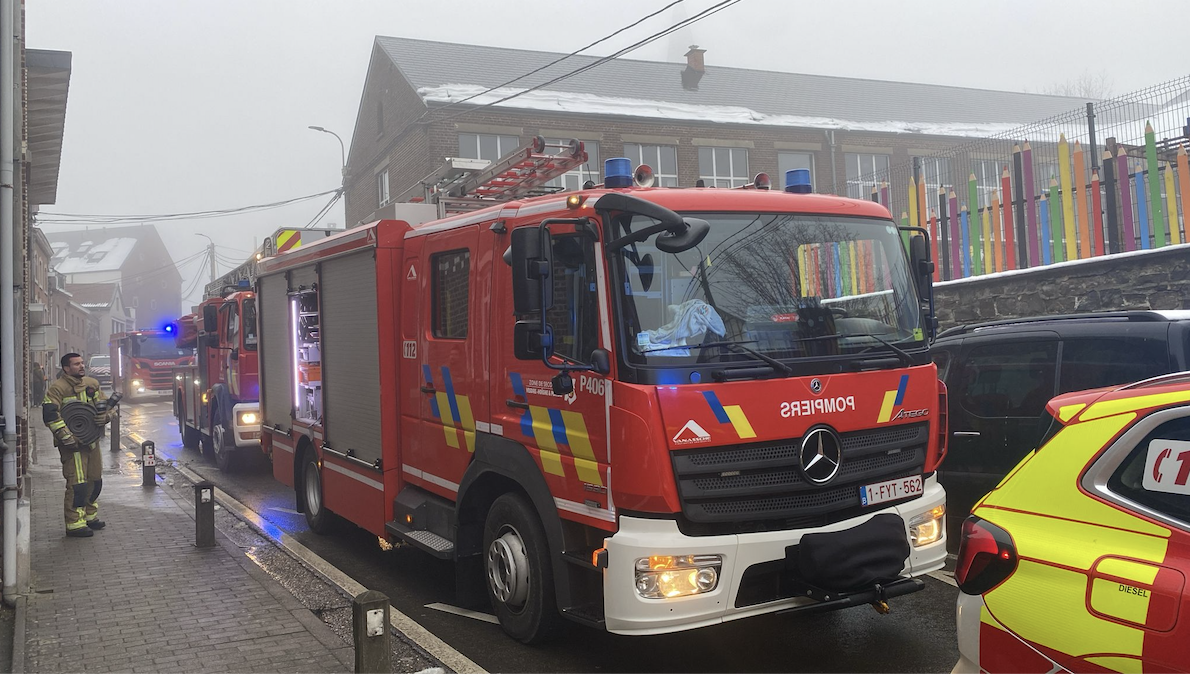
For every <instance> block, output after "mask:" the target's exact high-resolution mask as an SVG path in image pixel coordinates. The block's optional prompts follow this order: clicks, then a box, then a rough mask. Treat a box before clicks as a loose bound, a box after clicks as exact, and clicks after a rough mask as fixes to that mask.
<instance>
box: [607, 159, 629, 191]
mask: <svg viewBox="0 0 1190 674" xmlns="http://www.w3.org/2000/svg"><path fill="white" fill-rule="evenodd" d="M603 186H604V187H632V160H630V159H628V157H612V158H611V159H605V160H604V161H603Z"/></svg>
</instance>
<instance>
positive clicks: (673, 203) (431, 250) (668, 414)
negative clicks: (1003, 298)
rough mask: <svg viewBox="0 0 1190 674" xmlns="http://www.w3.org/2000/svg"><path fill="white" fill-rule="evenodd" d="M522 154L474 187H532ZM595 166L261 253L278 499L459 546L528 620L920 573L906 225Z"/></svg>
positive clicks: (506, 612) (913, 281)
mask: <svg viewBox="0 0 1190 674" xmlns="http://www.w3.org/2000/svg"><path fill="white" fill-rule="evenodd" d="M536 149H537V148H530V149H529V150H528V151H527V153H526V154H525V155H524V156H523V161H521V162H520V163H519V164H517V165H516V166H515V167H511V168H505V169H500V168H499V167H496V168H497V170H500V171H503V173H501V174H500V175H498V176H497V175H488V176H485V177H483V178H482V179H479V180H476V181H475V182H477V183H479V184H484V185H495V186H498V187H499V186H501V185H508V184H511V183H513V182H515V181H516V179H517V176H519V175H527V174H528V171H522V169H524V168H525V166H527V165H528V164H530V163H532V162H533V161H536V162H538V164H537V166H535V167H529V168H530V169H531V170H532V171H534V172H535V174H536V175H537V176H538V177H539V178H540V179H541V180H547V179H548V178H549V177H552V176H551V175H550V171H551V170H552V168H557V167H556V166H555V165H554V164H551V163H550V160H549V158H548V156H545V155H540V156H539V155H537V154H535V150H536ZM613 161H616V162H617V163H616V164H615V165H609V166H608V168H607V172H606V181H605V184H604V185H603V186H600V187H599V188H595V189H588V190H584V191H580V192H573V193H567V194H559V195H546V196H540V197H524V196H523V195H524V192H518V191H516V190H505V191H504V192H503V193H504V194H505V195H508V196H511V197H513V199H512V200H511V201H507V202H505V203H500V204H497V205H492V206H489V207H486V208H480V209H478V210H471V211H469V212H464V211H466V210H467V209H466V208H465V207H462V206H460V205H458V204H456V208H457V210H456V212H457V214H456V215H448V216H447V217H445V218H437V217H436V216H437V213H433V214H429V216H428V217H435V219H432V220H429V221H425V222H419V218H417V217H411V218H408V219H406V220H382V221H379V222H374V223H372V224H369V225H365V226H361V227H357V228H355V229H351V230H348V231H346V232H344V233H342V234H339V235H337V236H334V237H331V238H329V239H327V240H325V241H320V242H318V243H316V244H313V245H309V246H304V247H303V248H302V249H300V250H297V251H294V252H291V253H289V254H286V255H280V256H277V257H276V258H273V259H271V260H266V261H265V262H263V263H262V265H261V270H260V277H259V278H258V280H257V293H258V300H259V320H260V345H259V348H260V354H261V394H262V396H261V400H262V413H263V426H262V428H263V436H262V443H263V446H264V449H265V451H266V452H269V453H270V454H271V456H272V459H273V473H274V476H275V477H276V478H277V479H278V480H280V481H281V482H283V483H285V484H288V485H291V486H294V487H295V492H296V500H297V509H298V510H299V511H302V512H304V513H305V516H306V519H307V521H308V523H309V525H310V527H311V528H312V529H313V530H314V531H316V532H326V531H327V530H328V529H329V528H330V526H331V524H332V522H333V521H334V518H335V517H336V516H337V517H341V518H343V519H346V520H348V521H350V522H352V523H354V524H356V525H358V526H360V527H362V528H364V529H366V530H367V531H369V532H371V533H373V534H375V535H377V536H380V537H382V538H385V539H389V540H394V541H402V542H404V543H405V544H407V545H410V546H415V547H417V548H420V549H422V550H424V551H425V552H427V553H429V554H431V555H436V556H438V557H441V558H444V559H450V560H453V561H454V562H455V568H456V574H457V576H456V577H457V580H458V583H457V586H458V592H459V597H460V600H461V601H463V602H464V603H468V604H474V603H476V602H477V601H482V600H483V599H484V594H485V592H486V597H487V600H488V601H490V603H491V605H492V607H493V609H494V611H495V613H496V615H497V616H498V618H499V620H500V624H501V625H502V627H503V628H504V630H505V631H506V632H507V633H508V634H509V635H511V636H512V637H514V638H516V639H518V640H521V641H524V642H534V641H538V640H542V639H545V638H548V637H549V636H551V635H552V634H554V633H555V630H556V629H557V627H558V626H559V622H560V619H561V618H562V617H565V618H568V619H571V620H574V621H578V622H580V623H585V624H588V625H591V626H595V627H598V628H601V629H605V630H607V631H610V632H613V633H619V634H635V635H643V634H658V633H665V632H673V631H678V630H684V629H690V628H696V627H702V626H707V625H713V624H717V623H721V622H724V621H728V620H736V619H740V618H744V617H747V616H753V615H758V614H764V613H771V612H776V611H796V610H813V609H828V608H842V607H846V606H854V605H858V604H873V605H875V606H877V607H878V608H879V609H880V610H887V607H888V605H887V601H888V600H890V599H891V598H893V597H896V596H898V595H903V594H906V593H909V592H913V591H915V590H919V589H922V587H923V585H924V583H923V581H922V580H921V579H919V578H917V576H920V575H922V574H924V573H926V572H929V571H933V570H936V569H939V568H941V567H942V565H943V561H944V560H945V557H946V547H945V545H946V544H945V538H944V527H943V526H942V517H943V514H944V502H945V495H944V492H943V490H942V488H941V487H940V486H939V485H938V483H937V480H936V478H935V475H934V473H935V470H936V469H937V467H938V465H939V463H940V462H941V461H942V458H943V455H944V453H945V442H946V421H945V418H944V416H943V415H944V413H945V410H946V405H945V389H944V387H943V386H942V385H941V384H940V383H939V381H938V378H937V375H936V369H935V367H934V365H933V364H932V362H931V360H930V354H929V342H928V339H929V337H930V335H931V334H932V326H933V316H932V312H931V309H930V307H931V303H930V297H931V293H932V289H931V286H930V271H931V263H930V261H929V259H928V254H927V253H926V249H927V246H925V245H923V244H924V243H925V240H924V238H923V237H921V236H916V237H913V238H912V239H911V245H910V247H909V249H910V252H909V253H908V254H907V252H906V249H905V247H904V246H903V244H902V243H901V233H900V232H899V231H898V227H896V226H895V224H894V222H893V221H892V220H891V218H890V216H889V213H888V211H887V210H886V209H885V208H883V207H881V206H880V205H878V204H875V203H872V202H866V201H856V200H851V199H845V198H841V197H835V196H822V195H812V194H804V193H790V192H772V191H768V190H764V189H740V190H722V189H652V188H642V187H635V186H634V181H633V172H632V170H631V169H630V168H628V169H627V170H625V167H624V165H623V164H626V163H627V160H618V161H617V160H613ZM620 162H623V163H622V164H621V163H620ZM637 175H638V176H640V177H643V176H645V175H647V170H639V171H637ZM805 177H806V178H808V176H805ZM497 178H499V179H498V180H497ZM760 178H763V180H761V179H760ZM638 182H644V183H646V184H647V182H648V181H647V180H638ZM766 182H767V178H765V177H763V176H758V181H757V183H758V184H757V186H758V187H763V186H764V184H765V183H766ZM802 184H804V185H805V189H804V190H803V188H802V187H801V185H802ZM499 189H500V190H504V188H503V187H499ZM795 189H798V190H803V191H808V180H802V181H801V182H800V183H799V184H798V185H796V186H795ZM446 192H447V193H450V191H449V190H447V191H446ZM471 193H472V194H477V193H478V191H474V192H471ZM490 195H491V192H487V193H485V196H484V197H478V198H476V200H475V201H476V202H477V203H476V204H475V205H478V206H482V205H483V203H484V202H485V200H487V199H490V198H491V196H490ZM456 196H457V193H456ZM488 203H490V201H488ZM438 205H439V206H441V202H439V204H438ZM922 234H924V232H922ZM485 588H486V589H485Z"/></svg>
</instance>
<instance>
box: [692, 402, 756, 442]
mask: <svg viewBox="0 0 1190 674" xmlns="http://www.w3.org/2000/svg"><path fill="white" fill-rule="evenodd" d="M702 397H703V398H706V401H707V404H708V405H710V406H711V411H712V412H714V413H715V419H716V420H718V421H719V423H720V424H731V427H732V428H734V429H735V432H736V435H738V436H739V437H740V439H741V440H747V439H749V438H755V437H756V431H754V430H752V423H751V422H749V421H748V415H746V414H744V409H743V408H742V407H740V406H739V405H727V406H724V405H723V403H721V402H719V396H717V395H715V392H714V391H703V392H702Z"/></svg>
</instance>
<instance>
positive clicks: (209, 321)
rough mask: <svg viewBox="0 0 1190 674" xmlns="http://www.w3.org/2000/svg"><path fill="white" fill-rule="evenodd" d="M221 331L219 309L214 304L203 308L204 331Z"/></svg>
mask: <svg viewBox="0 0 1190 674" xmlns="http://www.w3.org/2000/svg"><path fill="white" fill-rule="evenodd" d="M218 330H219V309H217V308H216V307H215V305H214V304H208V305H206V306H205V307H203V308H202V331H203V332H208V333H210V332H216V331H218Z"/></svg>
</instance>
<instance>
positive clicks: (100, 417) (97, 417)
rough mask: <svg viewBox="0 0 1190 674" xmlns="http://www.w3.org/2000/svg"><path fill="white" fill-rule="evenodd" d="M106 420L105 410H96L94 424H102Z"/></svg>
mask: <svg viewBox="0 0 1190 674" xmlns="http://www.w3.org/2000/svg"><path fill="white" fill-rule="evenodd" d="M108 421H109V419H108V416H107V412H97V413H96V414H95V425H96V426H103V425H104V424H106V423H107V422H108Z"/></svg>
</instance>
